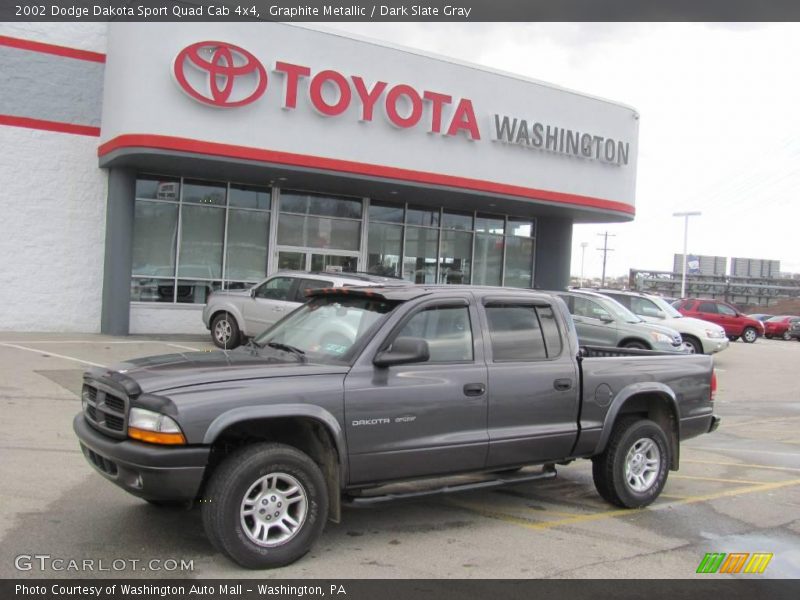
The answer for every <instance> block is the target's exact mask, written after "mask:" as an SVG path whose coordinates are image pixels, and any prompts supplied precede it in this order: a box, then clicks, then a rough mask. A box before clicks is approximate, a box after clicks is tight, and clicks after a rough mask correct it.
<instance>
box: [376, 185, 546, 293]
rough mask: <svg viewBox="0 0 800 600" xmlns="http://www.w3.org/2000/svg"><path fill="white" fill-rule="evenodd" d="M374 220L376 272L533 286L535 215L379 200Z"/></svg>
mask: <svg viewBox="0 0 800 600" xmlns="http://www.w3.org/2000/svg"><path fill="white" fill-rule="evenodd" d="M368 219H369V222H368V228H367V231H368V235H367V264H366V269H367V270H368V271H369V272H371V273H376V274H381V275H392V276H400V277H402V278H403V279H406V280H408V281H413V282H414V283H422V284H425V283H445V284H456V285H457V284H473V285H505V286H509V287H532V283H533V267H534V252H535V247H536V239H535V237H536V236H535V234H536V221H535V220H533V219H530V218H526V219H523V218H517V217H506V216H505V215H496V214H495V215H492V214H484V213H480V212H477V213H476V212H471V211H470V212H468V211H454V210H449V209H441V208H430V207H422V206H415V205H412V204H402V203H390V202H384V201H376V200H371V201H370V204H369V210H368ZM400 256H402V257H403V260H402V272H401V271H400V265H399V264H398V262H399V257H400Z"/></svg>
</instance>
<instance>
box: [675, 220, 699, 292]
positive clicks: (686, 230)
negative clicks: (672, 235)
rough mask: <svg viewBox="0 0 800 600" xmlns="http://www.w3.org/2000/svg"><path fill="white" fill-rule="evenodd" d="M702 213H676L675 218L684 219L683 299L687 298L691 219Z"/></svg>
mask: <svg viewBox="0 0 800 600" xmlns="http://www.w3.org/2000/svg"><path fill="white" fill-rule="evenodd" d="M701 214H703V213H701V212H700V211H697V210H696V211H688V212H676V213H672V216H673V217H683V273H682V274H681V298H685V297H686V263H687V262H688V261H689V257H688V256H686V248H687V246H688V244H689V217H699V216H700V215H701Z"/></svg>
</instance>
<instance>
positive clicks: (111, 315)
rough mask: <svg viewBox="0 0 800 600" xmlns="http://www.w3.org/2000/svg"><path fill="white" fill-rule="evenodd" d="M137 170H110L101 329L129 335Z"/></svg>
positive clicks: (109, 332) (113, 333)
mask: <svg viewBox="0 0 800 600" xmlns="http://www.w3.org/2000/svg"><path fill="white" fill-rule="evenodd" d="M135 196H136V172H135V171H134V170H133V169H124V168H122V169H121V168H112V169H110V170H109V173H108V202H107V206H106V252H105V266H104V272H103V310H102V314H101V318H100V332H101V333H105V334H109V335H128V333H129V321H130V298H131V268H132V264H133V220H134V209H135V205H134V198H135Z"/></svg>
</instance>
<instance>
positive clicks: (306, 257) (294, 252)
mask: <svg viewBox="0 0 800 600" xmlns="http://www.w3.org/2000/svg"><path fill="white" fill-rule="evenodd" d="M277 254H278V257H277V258H278V260H277V265H278V270H292V271H319V272H325V271H331V272H342V273H354V272H355V271H358V254H357V253H348V252H336V251H325V250H305V249H297V248H278V250H277Z"/></svg>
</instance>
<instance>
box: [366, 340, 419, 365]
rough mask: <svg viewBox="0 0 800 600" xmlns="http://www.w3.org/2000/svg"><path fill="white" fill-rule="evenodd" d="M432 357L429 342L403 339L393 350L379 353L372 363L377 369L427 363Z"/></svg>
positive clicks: (395, 344) (393, 344)
mask: <svg viewBox="0 0 800 600" xmlns="http://www.w3.org/2000/svg"><path fill="white" fill-rule="evenodd" d="M430 357H431V353H430V349H429V348H428V342H426V341H425V340H423V339H422V338H412V337H401V338H397V339H396V340H395V341H394V342H393V343H392V348H391V350H384V351H383V352H378V354H377V355H376V356H375V359H374V360H373V361H372V364H374V365H375V366H376V367H391V366H392V365H407V364H411V363H421V362H426V361H427V360H428V359H429V358H430Z"/></svg>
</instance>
